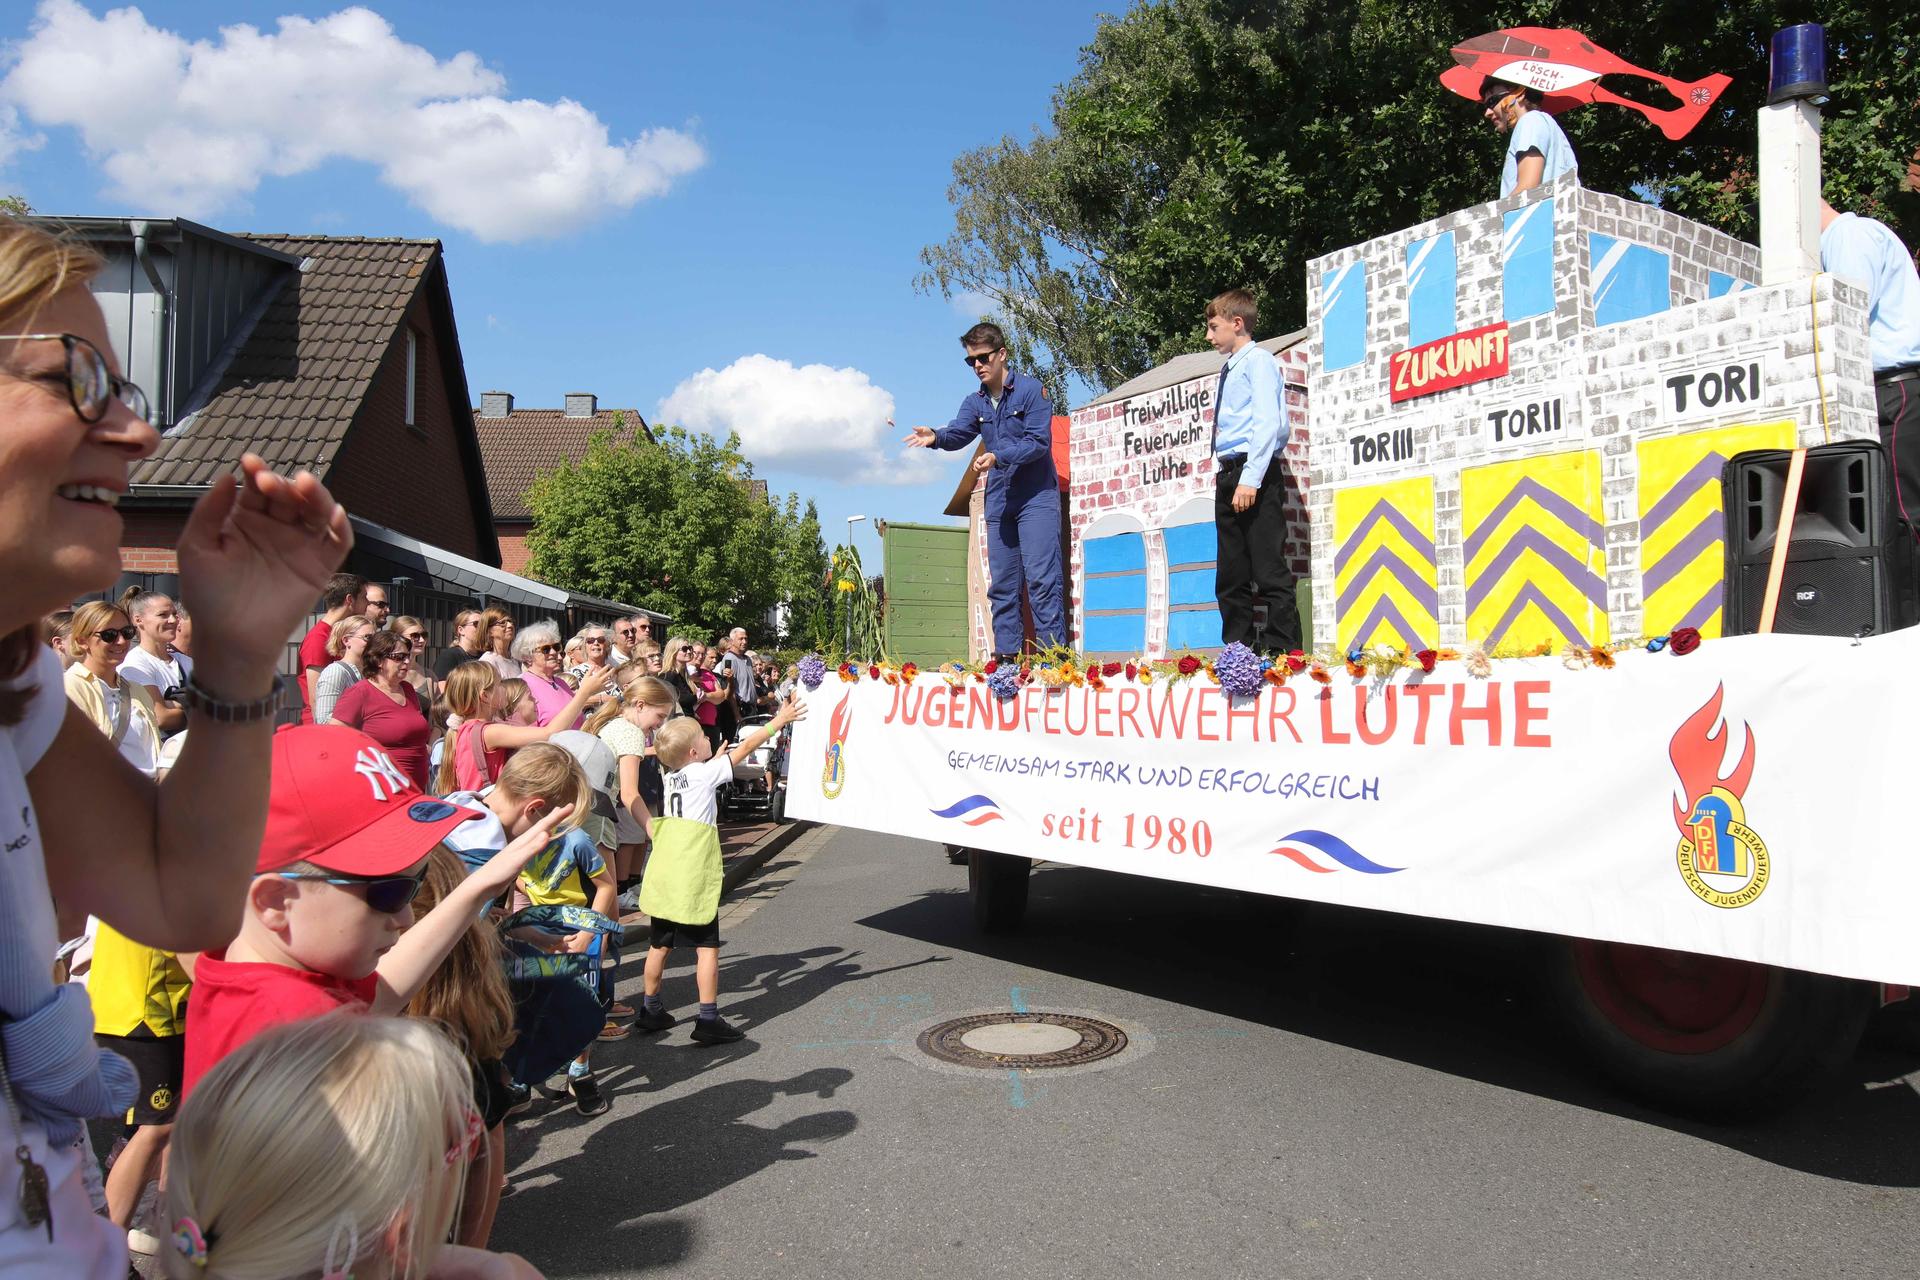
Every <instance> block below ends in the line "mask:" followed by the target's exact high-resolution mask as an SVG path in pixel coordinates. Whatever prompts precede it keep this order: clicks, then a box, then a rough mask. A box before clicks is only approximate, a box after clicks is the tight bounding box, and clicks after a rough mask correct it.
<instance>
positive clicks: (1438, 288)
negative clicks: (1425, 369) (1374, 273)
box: [1407, 231, 1460, 347]
mask: <svg viewBox="0 0 1920 1280" xmlns="http://www.w3.org/2000/svg"><path fill="white" fill-rule="evenodd" d="M1455 270H1456V267H1455V263H1454V254H1453V232H1451V231H1442V232H1441V233H1440V234H1439V235H1437V236H1429V237H1428V238H1427V239H1425V240H1416V241H1414V242H1413V243H1412V244H1410V245H1408V246H1407V345H1408V346H1410V347H1417V346H1419V345H1420V344H1421V343H1423V342H1432V341H1434V340H1435V339H1436V338H1445V337H1449V336H1451V335H1452V334H1454V333H1456V332H1458V331H1459V328H1460V326H1459V325H1458V324H1457V323H1456V322H1455V321H1454V306H1453V303H1454V296H1455V285H1456V283H1457V282H1456V280H1455V278H1454V277H1455Z"/></svg>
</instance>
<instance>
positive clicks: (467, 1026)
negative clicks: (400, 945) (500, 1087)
mask: <svg viewBox="0 0 1920 1280" xmlns="http://www.w3.org/2000/svg"><path fill="white" fill-rule="evenodd" d="M466 878H467V868H466V864H465V863H463V862H462V861H460V855H459V854H457V853H455V852H453V850H451V849H449V848H447V846H445V845H444V844H439V845H435V846H434V847H433V852H431V853H429V854H428V855H427V873H426V876H425V878H424V879H423V880H422V881H421V884H420V893H419V896H417V897H416V898H414V900H413V916H414V919H416V920H418V919H419V918H420V917H422V916H424V915H426V913H427V912H429V911H431V910H433V909H434V907H436V906H438V905H439V904H440V903H441V902H442V901H444V900H445V898H446V896H447V895H448V894H450V893H452V892H453V891H454V890H455V889H457V888H459V887H460V882H461V881H463V880H465V879H466ZM407 1012H408V1013H409V1014H411V1015H412V1016H414V1017H416V1018H431V1019H432V1020H434V1021H435V1022H438V1023H439V1024H440V1025H441V1026H443V1027H445V1028H446V1029H447V1031H448V1032H449V1033H450V1034H451V1035H452V1036H453V1042H454V1043H455V1044H457V1045H459V1046H460V1047H461V1048H462V1049H463V1050H464V1051H465V1052H466V1055H467V1057H468V1058H470V1059H472V1060H474V1061H476V1062H492V1061H494V1060H495V1059H497V1058H499V1056H500V1055H501V1054H502V1053H504V1052H506V1048H507V1046H508V1045H510V1044H512V1043H513V994H512V992H511V991H510V990H509V989H508V987H507V970H506V951H505V948H503V947H502V946H501V945H500V933H499V930H497V929H495V928H494V927H493V922H492V921H490V920H475V921H473V922H472V923H471V924H469V925H468V926H467V931H466V932H465V933H463V934H461V935H460V940H459V941H458V942H456V943H454V944H453V950H452V951H449V952H448V953H447V958H446V959H444V960H442V961H441V962H440V965H439V967H438V968H436V969H435V970H434V971H433V976H432V977H430V978H428V979H427V984H426V985H425V986H423V987H421V988H420V990H419V993H418V994H416V995H415V996H414V997H413V999H412V1000H410V1001H408V1002H407Z"/></svg>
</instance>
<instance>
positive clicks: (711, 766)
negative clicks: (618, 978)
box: [633, 696, 807, 1044]
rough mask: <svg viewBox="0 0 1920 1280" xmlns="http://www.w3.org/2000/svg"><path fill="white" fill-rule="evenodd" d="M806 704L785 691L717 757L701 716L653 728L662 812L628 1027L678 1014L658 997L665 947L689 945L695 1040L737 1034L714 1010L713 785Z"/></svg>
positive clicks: (643, 905)
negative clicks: (696, 1007) (643, 952)
mask: <svg viewBox="0 0 1920 1280" xmlns="http://www.w3.org/2000/svg"><path fill="white" fill-rule="evenodd" d="M806 714H807V708H806V704H805V703H803V702H801V701H800V700H799V698H798V697H797V696H796V697H790V698H788V699H787V700H786V701H785V702H784V703H782V704H781V706H780V710H779V711H777V712H775V713H774V716H773V719H772V720H770V721H768V722H767V723H766V724H765V725H764V726H762V727H761V728H758V729H756V730H754V731H753V732H752V733H750V734H748V735H747V736H746V737H744V738H742V739H741V740H740V741H739V742H738V743H736V744H735V745H734V747H733V749H732V750H731V751H729V752H727V753H726V754H725V755H722V756H715V755H714V754H713V747H712V745H711V744H710V743H709V742H708V741H707V737H706V734H705V732H704V731H703V730H702V728H701V725H700V722H699V721H698V720H695V719H693V718H692V717H690V716H682V717H680V718H679V719H677V720H669V721H667V723H666V724H664V725H662V726H660V728H659V730H658V731H657V732H655V734H654V735H653V752H654V755H655V757H656V758H657V759H658V760H659V761H660V767H661V768H662V769H663V770H665V771H666V777H665V783H666V786H665V793H666V794H665V805H664V808H665V810H666V812H665V814H664V815H663V816H661V817H658V818H655V819H654V822H653V853H652V855H651V856H650V857H649V858H648V860H647V871H646V877H645V878H644V879H643V880H642V881H641V882H640V909H641V910H642V911H644V912H646V913H647V915H648V916H650V917H652V926H653V935H652V938H651V940H650V944H649V949H648V951H647V967H646V972H645V975H644V977H643V979H642V987H641V990H642V993H643V999H642V1001H641V1007H640V1016H639V1017H638V1018H636V1019H635V1020H634V1024H633V1025H634V1026H635V1027H636V1028H638V1029H639V1030H641V1031H665V1030H666V1029H667V1028H668V1027H671V1026H672V1025H673V1024H674V1023H675V1022H676V1021H678V1019H676V1018H675V1017H674V1016H673V1015H672V1014H670V1013H668V1012H667V1009H666V1006H665V1005H664V1004H662V1003H661V1000H660V978H661V975H662V974H664V973H665V972H666V968H667V953H668V952H670V951H672V950H673V949H674V948H675V947H676V946H679V947H692V948H693V949H694V970H693V972H694V985H695V986H696V987H697V988H698V989H699V993H700V1011H699V1015H698V1016H697V1017H696V1018H695V1020H694V1024H693V1038H694V1040H695V1041H696V1042H697V1043H699V1044H726V1043H728V1042H730V1041H734V1040H738V1039H740V1038H741V1037H742V1035H743V1034H744V1033H743V1032H741V1031H740V1030H739V1029H738V1028H736V1027H733V1026H730V1025H728V1024H727V1022H726V1021H725V1020H724V1019H723V1018H721V1016H720V882H721V876H722V874H723V870H722V867H721V863H720V830H719V827H718V826H717V824H716V818H717V817H718V815H719V803H718V801H717V799H716V797H715V794H714V793H715V792H717V791H719V789H720V788H721V787H723V786H725V785H726V784H727V783H729V782H731V781H733V768H734V766H735V765H737V764H739V763H740V762H741V761H742V760H745V759H746V758H747V757H748V756H750V755H752V754H753V753H754V752H755V751H758V750H759V749H760V747H761V746H762V745H763V744H764V743H765V742H766V741H767V739H768V738H771V737H772V736H773V735H774V734H776V733H779V732H780V731H781V730H782V729H784V728H786V727H787V726H788V725H790V724H792V723H793V722H794V721H796V720H799V719H802V718H804V717H805V716H806Z"/></svg>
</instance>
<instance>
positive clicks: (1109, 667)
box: [1100, 662, 1121, 676]
mask: <svg viewBox="0 0 1920 1280" xmlns="http://www.w3.org/2000/svg"><path fill="white" fill-rule="evenodd" d="M1120 670H1121V664H1120V663H1118V662H1108V663H1104V664H1102V665H1101V667H1100V674H1101V675H1103V676H1117V675H1119V674H1120Z"/></svg>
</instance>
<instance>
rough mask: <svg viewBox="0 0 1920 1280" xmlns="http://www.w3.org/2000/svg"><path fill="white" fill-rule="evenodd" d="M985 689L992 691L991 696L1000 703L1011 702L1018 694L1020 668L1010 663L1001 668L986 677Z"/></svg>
mask: <svg viewBox="0 0 1920 1280" xmlns="http://www.w3.org/2000/svg"><path fill="white" fill-rule="evenodd" d="M987 688H989V689H991V690H993V696H994V697H996V698H998V699H1000V701H1002V702H1011V701H1013V699H1014V697H1015V696H1016V695H1018V694H1019V692H1020V668H1018V667H1016V666H1014V665H1012V664H1011V663H1008V664H1005V665H1003V666H1001V667H1000V668H999V669H998V670H996V671H995V672H994V673H993V674H992V675H990V676H988V677H987Z"/></svg>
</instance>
